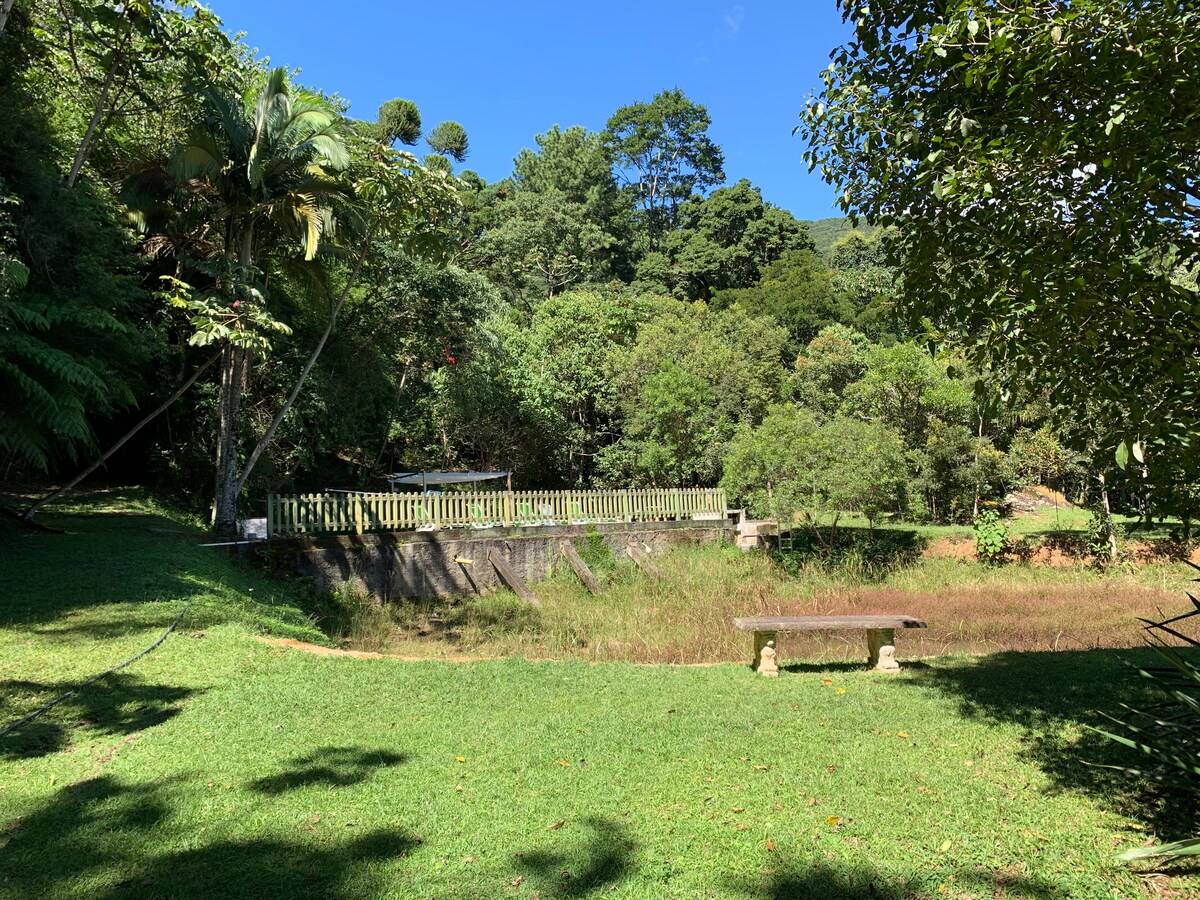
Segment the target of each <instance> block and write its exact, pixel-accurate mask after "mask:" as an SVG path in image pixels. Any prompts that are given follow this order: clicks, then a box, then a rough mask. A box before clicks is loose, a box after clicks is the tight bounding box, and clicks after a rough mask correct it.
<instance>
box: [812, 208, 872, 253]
mask: <svg viewBox="0 0 1200 900" xmlns="http://www.w3.org/2000/svg"><path fill="white" fill-rule="evenodd" d="M804 224H805V225H807V226H808V233H809V234H810V235H812V239H813V243H815V244H816V245H817V253H819V254H820V255H821V258H822V259H826V260H827V259H829V250H830V248H831V247H833V245H834V244H835V243H836V242H837V240H838V238H840V237H841V236H842V235H844V234H849V233H850V232H851V231H860V232H862V233H863V234H864V235H869V234H871V233H873V232H874V231H875V229H874V228H872V227H871V226H869V225H864V224H861V223H860V224H859V226H858V228H857V229H856V228H855V227H854V226H852V225H851V224H850V220H849V219H847V218H845V217H844V216H834V217H832V218H829V219H810V220H808V221H806V222H805V223H804Z"/></svg>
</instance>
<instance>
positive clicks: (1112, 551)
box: [1097, 475, 1117, 561]
mask: <svg viewBox="0 0 1200 900" xmlns="http://www.w3.org/2000/svg"><path fill="white" fill-rule="evenodd" d="M1097 477H1098V478H1099V479H1100V508H1101V509H1102V510H1104V530H1105V533H1106V538H1107V541H1108V558H1109V559H1111V560H1113V561H1116V558H1117V529H1116V528H1115V527H1114V526H1113V518H1112V507H1111V506H1109V503H1108V480H1107V479H1106V478H1105V477H1104V476H1103V475H1099V476H1097Z"/></svg>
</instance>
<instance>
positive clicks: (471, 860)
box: [463, 856, 475, 863]
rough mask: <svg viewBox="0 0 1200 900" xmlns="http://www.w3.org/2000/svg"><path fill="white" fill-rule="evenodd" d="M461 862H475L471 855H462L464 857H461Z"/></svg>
mask: <svg viewBox="0 0 1200 900" xmlns="http://www.w3.org/2000/svg"><path fill="white" fill-rule="evenodd" d="M463 862H465V863H473V862H475V857H473V856H464V857H463Z"/></svg>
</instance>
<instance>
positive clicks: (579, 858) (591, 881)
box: [520, 816, 634, 897]
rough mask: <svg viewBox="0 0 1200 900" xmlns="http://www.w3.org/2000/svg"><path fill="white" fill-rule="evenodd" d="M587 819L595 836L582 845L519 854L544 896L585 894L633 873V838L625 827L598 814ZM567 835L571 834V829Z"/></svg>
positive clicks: (587, 823)
mask: <svg viewBox="0 0 1200 900" xmlns="http://www.w3.org/2000/svg"><path fill="white" fill-rule="evenodd" d="M584 823H585V824H586V825H587V827H588V828H589V829H591V832H592V836H591V839H590V840H588V841H587V842H586V843H584V844H583V845H582V846H577V847H572V848H571V849H569V850H567V851H555V850H536V851H532V852H529V853H525V854H523V855H522V856H521V857H520V862H521V865H522V867H523V868H524V869H525V870H526V872H528V873H529V875H530V877H531V880H532V881H534V882H535V883H536V885H537V886H538V887H537V889H538V890H539V891H540V892H541V895H542V896H544V897H586V896H588V895H589V894H592V893H595V892H597V891H601V890H604V889H605V888H607V887H610V886H612V885H615V884H617V883H618V882H620V881H621V880H623V879H624V878H625V877H626V876H627V875H629V874H630V871H631V869H632V868H633V852H634V842H633V839H632V838H630V837H629V834H628V832H627V831H626V829H625V827H624V826H623V825H621V824H620V823H619V822H614V821H612V820H611V819H605V818H601V817H599V816H593V817H590V818H588V819H585V820H584ZM559 834H560V835H562V834H563V833H562V832H559ZM564 836H569V832H567V835H564Z"/></svg>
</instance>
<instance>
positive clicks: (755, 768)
mask: <svg viewBox="0 0 1200 900" xmlns="http://www.w3.org/2000/svg"><path fill="white" fill-rule="evenodd" d="M769 768H771V767H770V766H755V767H754V770H755V771H756V772H765V771H767V769H769Z"/></svg>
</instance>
